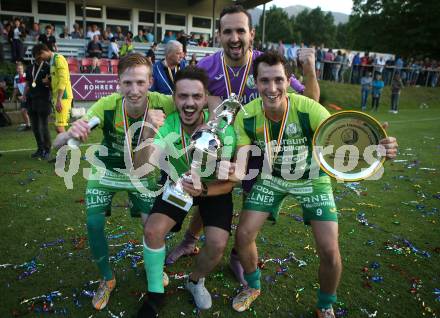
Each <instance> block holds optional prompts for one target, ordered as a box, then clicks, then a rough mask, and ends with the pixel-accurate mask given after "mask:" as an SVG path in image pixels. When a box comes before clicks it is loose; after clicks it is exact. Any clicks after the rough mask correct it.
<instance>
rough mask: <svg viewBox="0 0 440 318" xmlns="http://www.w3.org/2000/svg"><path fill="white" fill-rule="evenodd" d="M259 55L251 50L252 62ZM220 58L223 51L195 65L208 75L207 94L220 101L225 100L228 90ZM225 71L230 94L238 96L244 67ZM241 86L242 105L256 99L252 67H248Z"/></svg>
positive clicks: (227, 68) (259, 53)
mask: <svg viewBox="0 0 440 318" xmlns="http://www.w3.org/2000/svg"><path fill="white" fill-rule="evenodd" d="M261 54H262V53H261V52H260V51H256V50H253V54H252V62H253V61H254V60H255V59H256V58H257V57H258V56H260V55H261ZM222 57H223V50H220V51H218V52H216V53H214V54H212V55H210V56H207V57H204V58H203V59H201V60H200V62H199V63H197V67H200V68H202V69H204V70H205V71H206V73H207V74H208V77H209V83H208V91H209V93H210V94H211V95H213V96H219V97H221V99H225V98H228V90H227V85H226V80H225V76H224V73H223V67H222ZM231 69H232V70H231ZM226 70H227V72H228V74H229V78H230V81H231V88H232V91H231V93H235V94H236V95H237V96H238V95H239V90H240V85H241V82H242V80H243V76H245V72H246V66H237V67H226ZM234 73H235V74H234ZM243 85H244V91H243V95H242V103H243V105H244V104H247V103H249V102H250V101H251V100H253V99H255V98H257V97H258V91H257V87H256V86H255V80H254V76H253V69H252V65H251V66H250V70H249V75H248V77H247V80H246V82H245V83H243Z"/></svg>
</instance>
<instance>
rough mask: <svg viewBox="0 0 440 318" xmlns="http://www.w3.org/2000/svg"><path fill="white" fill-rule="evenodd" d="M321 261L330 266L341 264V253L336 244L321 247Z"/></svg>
mask: <svg viewBox="0 0 440 318" xmlns="http://www.w3.org/2000/svg"><path fill="white" fill-rule="evenodd" d="M320 259H321V263H324V264H325V265H326V266H330V267H340V266H341V255H340V253H339V247H338V246H326V247H323V248H321V252H320Z"/></svg>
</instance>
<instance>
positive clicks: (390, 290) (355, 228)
mask: <svg viewBox="0 0 440 318" xmlns="http://www.w3.org/2000/svg"><path fill="white" fill-rule="evenodd" d="M322 90H323V95H324V96H325V103H333V104H337V105H339V106H341V107H343V108H345V109H351V108H356V109H357V108H358V105H359V101H360V96H359V95H360V92H359V87H358V86H351V85H343V84H341V85H334V84H331V83H326V82H323V83H322ZM421 105H422V108H420V106H421ZM425 105H427V106H428V108H426V107H425ZM388 107H389V91H387V90H385V93H384V96H383V98H382V101H381V108H380V111H379V112H378V113H376V114H374V115H375V117H376V118H378V119H379V120H380V121H385V120H386V121H389V122H390V127H389V130H388V132H389V134H390V135H393V136H396V137H397V138H398V142H399V145H400V152H399V155H398V158H397V160H396V161H395V162H388V163H386V166H385V173H384V176H383V178H382V179H381V180H379V181H364V182H361V183H360V184H337V183H335V184H334V190H335V196H336V199H337V205H338V208H339V210H340V215H339V224H340V247H341V253H342V257H343V264H344V271H343V276H342V281H341V284H340V287H339V290H338V303H337V305H336V306H335V308H336V309H337V312H338V316H339V317H438V316H440V294H439V292H440V290H437V294H436V293H435V292H436V289H440V230H439V224H440V217H439V208H440V182H439V177H440V175H439V172H440V160H439V159H440V124H439V121H440V90H439V89H427V88H407V89H405V90H404V92H403V93H402V96H401V108H400V112H399V114H398V115H392V114H389V113H388V109H389V108H388ZM0 136H1V137H0V152H1V153H2V156H1V157H0V184H1V196H0V211H1V213H2V222H1V225H0V228H1V237H2V242H3V243H2V244H1V245H0V282H1V283H0V317H13V316H24V317H35V316H40V315H41V316H63V315H64V316H68V317H131V316H133V315H134V314H135V313H136V311H137V308H138V307H139V306H140V302H139V299H140V298H141V296H142V293H143V292H144V291H145V287H146V279H145V273H144V269H143V264H142V263H140V262H139V261H138V262H136V257H135V256H137V255H141V247H140V246H139V245H136V242H135V241H139V240H140V239H141V237H142V228H141V225H140V221H139V220H138V219H131V218H130V217H129V213H128V210H127V198H126V195H125V194H122V193H120V194H118V195H117V196H116V197H115V200H114V202H113V212H112V216H111V217H110V218H108V219H107V225H106V228H107V231H108V233H109V235H110V238H111V239H110V240H109V244H110V245H111V248H110V255H111V256H116V259H117V261H115V262H112V266H113V268H114V270H115V272H116V277H117V280H118V286H117V289H116V290H115V291H114V292H113V294H112V298H111V300H110V303H109V305H108V307H107V308H106V309H105V310H103V311H102V312H96V311H95V310H94V309H93V308H92V306H91V298H90V297H89V296H88V292H90V291H92V290H94V289H95V288H96V284H91V285H90V284H89V282H90V281H95V280H96V279H97V278H98V272H97V269H96V267H95V265H94V264H93V263H92V262H91V257H90V251H89V249H88V244H87V241H84V238H85V236H86V228H85V206H84V190H85V180H84V178H83V177H82V168H84V167H87V163H86V162H85V161H82V163H81V169H80V171H79V173H78V174H77V175H76V176H75V177H74V180H73V182H74V189H73V190H66V187H65V185H64V182H63V179H61V178H59V177H58V176H56V175H55V173H54V169H53V166H52V165H50V164H48V163H47V162H44V161H38V160H32V159H30V154H31V153H32V152H33V148H34V147H35V146H34V143H35V142H34V140H33V136H32V133H31V132H17V131H16V127H8V128H1V129H0ZM99 138H100V136H99V133H95V135H94V136H93V138H92V140H90V142H97V141H99ZM82 150H83V152H84V150H85V148H82ZM235 203H236V204H235V211H236V213H237V214H236V215H238V213H239V210H240V207H241V202H240V196H239V195H235ZM300 216H301V211H300V209H299V207H298V205H297V204H296V202H295V201H293V200H288V201H286V202H285V203H284V205H283V207H282V210H281V217H280V219H279V221H278V223H277V224H272V223H270V222H268V223H267V224H266V225H265V227H264V229H263V231H262V232H261V234H260V236H259V237H258V240H257V244H258V247H259V252H260V256H261V257H262V259H263V260H264V261H266V263H265V267H264V269H263V270H262V278H263V279H262V289H263V294H262V296H261V297H260V298H259V299H258V300H257V301H256V302H255V305H253V307H252V310H251V311H248V312H245V313H242V314H238V313H236V312H234V311H233V310H232V308H231V306H230V303H231V297H232V296H233V295H235V293H236V289H237V288H238V284H237V283H236V282H235V281H234V279H233V277H232V274H231V272H230V271H229V269H228V266H227V263H228V257H224V258H223V260H222V262H221V264H220V265H219V266H218V267H217V269H216V270H215V272H214V273H212V274H211V275H210V276H209V278H208V279H207V284H206V285H207V287H208V289H209V290H210V291H211V293H212V295H213V308H212V309H211V310H209V311H206V312H202V313H199V312H197V310H196V309H195V307H194V305H193V304H192V301H191V297H190V295H189V293H187V292H186V291H185V290H183V288H182V286H183V280H182V279H181V278H180V277H181V275H182V274H183V273H187V272H188V271H189V270H190V266H191V264H192V263H193V258H184V259H182V260H180V261H179V262H178V263H177V264H175V265H173V266H172V267H169V268H167V272H168V273H169V274H170V277H171V284H170V286H169V287H168V288H167V293H168V294H169V297H168V298H167V306H166V308H165V310H164V311H163V315H162V316H163V317H188V316H189V317H193V316H197V315H200V316H201V317H239V316H241V317H312V311H313V308H314V304H315V300H316V292H317V287H318V285H317V268H318V257H317V255H316V251H315V249H314V243H313V239H312V236H311V231H310V229H309V228H307V227H305V226H304V225H303V224H302V223H301V220H300V218H299V217H300ZM237 220H238V219H237V217H235V218H234V221H235V222H236V221H237ZM182 234H183V233H179V234H177V235H175V236H173V237H170V238H169V240H168V241H167V245H168V247H169V248H170V247H173V246H174V245H175V244H176V243H177V242H178V241H180V239H181V237H182ZM129 242H132V243H133V242H134V243H135V245H136V246H135V247H134V248H132V249H130V245H128V243H129ZM231 242H232V240H231ZM137 244H139V243H137ZM289 253H293V254H294V256H295V257H296V258H297V259H298V260H302V261H304V262H305V263H306V265H305V266H298V265H299V264H300V263H299V262H297V261H295V260H288V257H289ZM226 254H229V249H228V251H227V253H226ZM291 255H292V254H291ZM32 261H34V263H31V262H32ZM7 264H11V265H7ZM20 265H22V266H20ZM35 269H36V271H35ZM32 271H35V272H34V273H32V274H31V275H29V276H26V275H27V274H29V273H31V272H32ZM54 291H59V292H60V293H61V295H59V296H55V297H53V299H52V305H53V308H52V309H51V310H52V313H44V314H39V312H40V311H41V310H42V308H43V306H44V302H43V300H42V299H35V300H33V301H28V302H25V303H23V304H20V302H22V301H23V300H28V299H31V298H33V297H37V296H41V295H43V294H46V295H48V294H49V293H50V292H54ZM32 304H33V306H32ZM46 304H47V306H50V302H49V301H47V302H46ZM64 312H66V313H64Z"/></svg>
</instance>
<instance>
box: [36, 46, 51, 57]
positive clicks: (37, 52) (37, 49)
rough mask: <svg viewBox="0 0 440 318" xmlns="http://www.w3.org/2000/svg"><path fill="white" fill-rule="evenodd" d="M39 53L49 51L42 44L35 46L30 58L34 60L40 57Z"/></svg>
mask: <svg viewBox="0 0 440 318" xmlns="http://www.w3.org/2000/svg"><path fill="white" fill-rule="evenodd" d="M41 51H50V49H49V47H48V46H47V45H46V44H43V43H39V44H35V45H34V47H33V48H32V56H33V57H34V58H36V57H37V55H40V53H41Z"/></svg>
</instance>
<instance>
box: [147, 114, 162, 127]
mask: <svg viewBox="0 0 440 318" xmlns="http://www.w3.org/2000/svg"><path fill="white" fill-rule="evenodd" d="M147 122H148V123H150V124H151V125H153V126H154V127H155V128H159V127H161V126H162V125H163V123H164V122H165V113H164V112H163V111H162V110H161V109H149V110H148V115H147Z"/></svg>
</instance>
